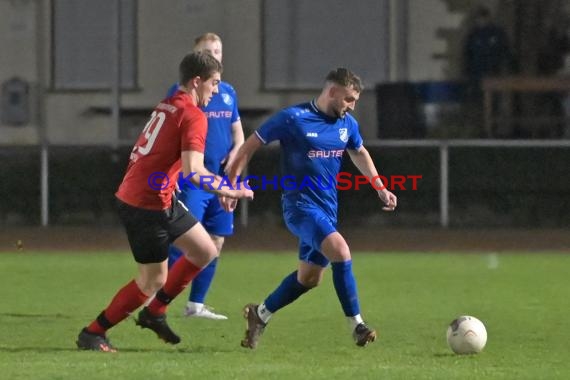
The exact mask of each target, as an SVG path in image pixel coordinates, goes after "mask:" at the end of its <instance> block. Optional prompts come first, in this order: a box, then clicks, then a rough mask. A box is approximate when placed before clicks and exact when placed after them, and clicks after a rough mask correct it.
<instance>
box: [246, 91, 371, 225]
mask: <svg viewBox="0 0 570 380" xmlns="http://www.w3.org/2000/svg"><path fill="white" fill-rule="evenodd" d="M255 133H256V134H257V136H258V137H259V138H260V139H261V141H262V142H263V143H264V144H267V143H269V142H271V141H274V140H279V142H280V143H281V149H282V152H283V154H282V157H281V159H282V161H281V168H282V181H281V182H283V179H284V178H285V177H286V176H287V178H291V179H294V183H295V186H282V187H283V190H284V192H283V198H284V201H285V202H303V203H309V204H313V205H316V206H317V207H319V208H320V209H321V210H323V211H324V212H325V213H326V215H327V216H329V217H330V218H332V219H333V220H335V221H336V217H337V204H338V201H337V189H336V184H337V175H338V173H339V171H340V165H341V163H342V156H343V153H344V151H345V150H346V149H355V150H356V149H359V148H360V147H361V146H362V137H361V136H360V132H359V130H358V122H357V121H356V119H354V117H352V116H351V115H350V114H346V116H345V117H343V118H339V117H331V116H328V115H326V114H324V113H323V112H321V111H320V110H319V109H318V108H317V106H316V104H315V101H312V102H310V103H303V104H299V105H296V106H292V107H289V108H285V109H284V110H282V111H281V112H279V113H277V114H276V115H274V116H273V117H271V118H270V119H269V120H267V121H266V122H265V123H264V124H263V125H262V126H261V127H260V128H259V129H258V130H257V131H256V132H255Z"/></svg>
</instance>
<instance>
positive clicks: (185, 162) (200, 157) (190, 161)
mask: <svg viewBox="0 0 570 380" xmlns="http://www.w3.org/2000/svg"><path fill="white" fill-rule="evenodd" d="M181 159H182V170H183V171H184V175H185V176H188V175H189V174H190V173H196V174H195V175H193V176H190V180H191V181H192V182H193V183H194V184H196V185H200V178H205V177H209V178H213V181H212V183H211V184H210V186H205V188H204V190H206V191H209V192H212V193H215V194H217V195H220V196H224V197H228V198H231V199H239V198H248V199H253V191H252V190H251V189H247V188H240V189H235V190H234V189H230V188H229V186H220V185H221V184H222V178H221V177H220V176H217V175H215V174H214V173H212V172H210V171H209V170H208V169H206V168H205V167H204V153H201V152H198V151H195V150H185V151H182V154H181Z"/></svg>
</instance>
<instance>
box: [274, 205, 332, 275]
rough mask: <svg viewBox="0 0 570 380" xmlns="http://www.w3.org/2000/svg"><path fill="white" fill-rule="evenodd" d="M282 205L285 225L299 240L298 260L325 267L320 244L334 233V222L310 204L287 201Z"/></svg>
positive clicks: (326, 261)
mask: <svg viewBox="0 0 570 380" xmlns="http://www.w3.org/2000/svg"><path fill="white" fill-rule="evenodd" d="M282 204H283V218H284V219H285V224H286V225H287V228H288V229H289V231H291V233H293V235H295V236H297V237H298V238H299V260H301V261H305V262H307V263H311V264H315V265H318V266H321V267H326V266H327V265H328V264H329V260H328V259H327V258H326V257H325V255H323V254H322V253H321V243H322V242H323V240H325V238H326V237H327V236H329V235H330V234H332V233H333V232H336V220H333V219H332V218H331V217H329V216H328V215H326V214H325V213H324V212H323V211H322V210H321V209H320V208H319V207H317V206H315V205H312V204H308V203H305V202H293V201H287V200H284V201H283V203H282Z"/></svg>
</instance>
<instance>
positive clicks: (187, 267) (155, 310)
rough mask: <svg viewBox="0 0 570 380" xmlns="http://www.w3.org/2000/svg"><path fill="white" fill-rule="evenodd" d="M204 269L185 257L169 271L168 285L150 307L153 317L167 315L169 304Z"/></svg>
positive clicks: (160, 291) (165, 285)
mask: <svg viewBox="0 0 570 380" xmlns="http://www.w3.org/2000/svg"><path fill="white" fill-rule="evenodd" d="M201 270H202V268H200V267H198V266H196V265H194V264H193V263H191V262H190V261H188V259H187V258H186V257H185V256H182V257H180V258H179V259H178V260H176V262H175V263H174V265H173V266H172V267H171V268H170V270H169V271H168V278H167V280H166V284H164V286H163V287H162V289H160V290H159V291H158V292H157V293H156V296H155V297H154V299H153V300H152V301H151V302H150V304H149V305H148V311H149V312H150V313H151V314H153V315H161V314H164V313H166V308H167V306H168V304H169V303H170V302H171V301H172V300H173V299H174V298H175V297H176V296H177V295H179V294H180V293H182V291H183V290H184V289H185V288H186V287H187V286H188V284H189V283H190V281H192V280H193V279H194V277H196V276H197V275H198V273H200V271H201Z"/></svg>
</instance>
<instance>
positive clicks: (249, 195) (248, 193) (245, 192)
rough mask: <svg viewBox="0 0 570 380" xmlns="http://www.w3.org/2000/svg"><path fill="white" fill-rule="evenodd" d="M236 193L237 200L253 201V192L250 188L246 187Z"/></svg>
mask: <svg viewBox="0 0 570 380" xmlns="http://www.w3.org/2000/svg"><path fill="white" fill-rule="evenodd" d="M235 192H236V199H237V198H245V199H249V200H252V199H253V190H251V189H250V188H249V186H244V187H243V188H241V189H239V190H235Z"/></svg>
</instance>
